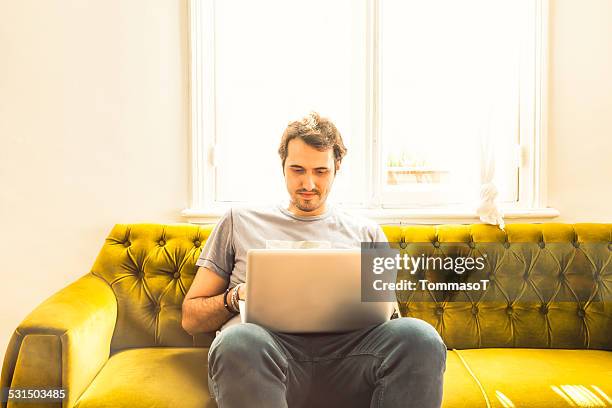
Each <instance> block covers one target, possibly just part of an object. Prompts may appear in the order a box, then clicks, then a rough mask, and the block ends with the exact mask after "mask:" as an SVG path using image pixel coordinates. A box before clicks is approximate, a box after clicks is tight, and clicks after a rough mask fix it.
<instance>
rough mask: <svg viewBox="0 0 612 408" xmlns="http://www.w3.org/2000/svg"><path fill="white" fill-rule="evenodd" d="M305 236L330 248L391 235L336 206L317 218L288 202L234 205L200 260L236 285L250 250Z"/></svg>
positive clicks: (242, 277) (382, 239)
mask: <svg viewBox="0 0 612 408" xmlns="http://www.w3.org/2000/svg"><path fill="white" fill-rule="evenodd" d="M300 241H309V242H313V241H317V242H318V243H321V242H326V243H328V245H327V246H328V247H331V248H359V247H360V246H361V242H387V238H386V236H385V234H384V233H383V231H382V229H381V228H380V226H378V224H376V223H375V222H373V221H371V220H368V219H367V218H364V217H360V216H355V215H350V214H348V213H346V212H344V211H341V210H339V209H336V208H334V207H328V210H327V211H326V212H325V213H324V214H321V215H318V216H313V217H300V216H297V215H294V214H293V213H291V212H290V211H289V210H287V209H286V207H285V206H283V205H276V206H271V207H263V208H255V209H247V208H233V209H230V210H229V211H228V212H227V213H225V215H224V216H223V217H222V218H221V220H220V221H219V222H218V224H217V225H216V227H215V229H214V230H213V232H212V233H211V235H210V236H209V237H208V240H207V241H206V245H205V246H204V248H203V249H202V253H201V254H200V257H199V258H198V260H197V262H196V265H197V266H204V267H206V268H208V269H210V270H212V271H213V272H215V273H216V274H218V275H219V276H221V277H222V278H224V279H225V280H227V281H229V286H230V287H233V286H236V285H237V284H239V283H241V282H245V280H246V259H247V251H248V250H249V249H258V248H266V247H270V246H271V245H270V244H271V243H272V245H273V246H277V247H278V246H279V245H282V244H283V243H287V242H290V243H295V242H300ZM235 319H236V318H234V319H231V320H230V322H231V321H233V320H235ZM225 327H227V324H226V325H225V326H224V328H225Z"/></svg>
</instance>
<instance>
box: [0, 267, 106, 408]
mask: <svg viewBox="0 0 612 408" xmlns="http://www.w3.org/2000/svg"><path fill="white" fill-rule="evenodd" d="M116 320H117V300H116V298H115V294H114V292H113V290H112V289H111V287H110V286H109V285H108V283H106V282H105V281H104V280H103V279H101V278H99V277H97V276H94V275H92V274H88V275H85V276H83V277H82V278H80V279H78V280H77V281H75V282H73V283H72V284H70V285H69V286H67V287H65V288H64V289H62V290H60V291H59V292H57V293H56V294H54V295H53V296H51V297H50V298H48V299H47V300H45V301H44V302H43V303H42V304H40V305H39V306H38V307H36V308H35V309H34V311H32V312H31V313H30V314H29V315H28V316H27V317H26V318H25V319H24V320H23V322H22V323H21V324H20V325H19V327H18V328H17V329H16V330H15V332H14V334H13V336H12V337H11V340H10V342H9V346H8V348H7V351H6V355H5V358H4V364H3V366H2V380H1V383H0V385H1V386H2V387H13V388H35V387H39V388H43V387H44V388H56V387H57V388H59V387H62V388H64V389H65V390H66V398H65V400H64V401H63V403H62V404H61V405H62V406H63V407H64V408H65V407H72V406H73V405H74V403H75V401H76V400H77V399H78V398H79V397H80V396H81V394H82V393H83V391H84V390H85V389H86V388H87V386H88V385H89V383H90V382H91V380H92V379H93V378H94V377H95V375H96V374H97V373H98V371H99V370H100V369H101V368H102V366H103V365H104V363H105V362H106V361H107V360H108V357H109V355H110V344H111V339H112V336H113V331H114V329H115V322H116ZM9 405H10V404H9ZM2 406H5V403H3V405H2ZM46 406H51V405H49V404H47V405H46ZM58 406H59V404H58Z"/></svg>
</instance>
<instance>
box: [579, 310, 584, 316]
mask: <svg viewBox="0 0 612 408" xmlns="http://www.w3.org/2000/svg"><path fill="white" fill-rule="evenodd" d="M584 315H585V313H584V310H583V309H578V316H580V317H584Z"/></svg>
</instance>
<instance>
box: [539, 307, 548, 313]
mask: <svg viewBox="0 0 612 408" xmlns="http://www.w3.org/2000/svg"><path fill="white" fill-rule="evenodd" d="M540 313H542V314H544V315H545V314H548V307H546V305H542V306H540Z"/></svg>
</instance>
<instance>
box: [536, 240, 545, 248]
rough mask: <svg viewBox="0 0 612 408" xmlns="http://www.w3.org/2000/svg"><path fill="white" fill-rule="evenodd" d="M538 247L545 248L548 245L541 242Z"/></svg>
mask: <svg viewBox="0 0 612 408" xmlns="http://www.w3.org/2000/svg"><path fill="white" fill-rule="evenodd" d="M538 246H539V247H540V248H544V247H545V246H546V244H545V243H544V241H540V242H538Z"/></svg>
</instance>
